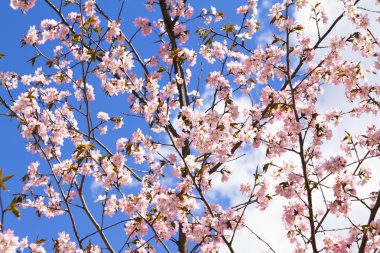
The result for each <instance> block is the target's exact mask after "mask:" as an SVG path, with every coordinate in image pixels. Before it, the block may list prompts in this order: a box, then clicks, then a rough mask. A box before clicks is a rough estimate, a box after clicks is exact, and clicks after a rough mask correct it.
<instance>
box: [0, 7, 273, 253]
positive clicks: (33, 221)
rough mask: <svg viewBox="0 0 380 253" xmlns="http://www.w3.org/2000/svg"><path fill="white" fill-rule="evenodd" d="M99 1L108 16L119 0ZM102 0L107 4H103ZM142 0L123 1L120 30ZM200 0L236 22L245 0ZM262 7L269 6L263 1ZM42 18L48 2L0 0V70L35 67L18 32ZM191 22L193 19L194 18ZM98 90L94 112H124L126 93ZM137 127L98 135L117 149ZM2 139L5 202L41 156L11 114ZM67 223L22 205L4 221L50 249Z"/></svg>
mask: <svg viewBox="0 0 380 253" xmlns="http://www.w3.org/2000/svg"><path fill="white" fill-rule="evenodd" d="M98 2H99V4H100V5H101V6H102V7H103V8H104V10H105V12H106V13H110V16H112V15H115V8H114V7H113V6H114V4H116V5H119V4H120V1H118V0H107V1H105V0H103V1H98ZM106 2H107V4H105V3H106ZM143 2H144V1H141V0H127V1H126V9H125V11H124V13H123V15H122V18H123V22H122V25H123V31H124V32H125V33H126V35H127V36H131V35H132V34H133V33H134V32H135V30H136V28H135V27H133V26H132V25H131V23H132V21H133V20H134V19H135V18H136V17H139V16H145V15H147V12H146V11H145V8H144V6H143ZM201 2H202V7H208V6H210V5H214V6H216V7H217V9H218V10H219V11H222V12H224V13H226V15H227V22H236V21H237V20H239V19H236V18H235V17H236V15H235V11H236V7H237V6H238V5H239V3H244V1H233V5H232V4H231V2H232V1H210V0H207V1H201ZM265 2H268V1H264V3H265ZM108 3H109V4H108ZM190 3H191V4H192V5H193V6H194V7H195V13H199V11H200V9H199V5H200V4H199V1H190ZM265 7H267V5H266V6H265ZM159 14H160V13H159V12H157V11H156V12H154V13H148V17H149V18H150V19H151V20H152V19H154V18H155V17H157V15H159ZM266 15H267V12H266V11H265V12H261V11H259V17H260V18H259V21H261V22H262V27H263V29H262V31H261V32H259V33H258V34H257V36H258V39H257V40H255V41H256V42H255V43H253V45H252V48H254V47H255V46H256V45H257V42H258V41H260V40H259V38H264V37H263V36H261V35H265V34H269V35H270V33H268V30H266V29H265V26H266V25H265V24H266V22H267V21H268V20H267V17H266ZM45 18H55V19H56V18H57V16H56V15H55V13H53V12H52V11H51V10H50V9H49V8H47V7H46V4H45V3H44V1H43V0H38V1H37V5H36V6H35V7H34V8H33V9H32V10H30V11H29V12H28V13H27V15H25V14H23V13H22V12H21V11H14V10H12V9H11V8H10V7H9V1H0V29H1V31H2V34H3V36H2V39H1V41H0V53H3V54H5V55H6V56H5V58H4V59H3V60H0V71H3V72H5V71H15V72H18V73H21V74H28V73H32V72H33V71H34V69H35V67H32V66H31V64H30V63H27V61H28V60H29V59H30V58H31V57H33V55H34V53H35V52H34V50H33V48H31V47H29V46H25V47H23V48H20V46H21V43H20V40H21V38H22V35H23V34H24V33H26V31H27V30H28V28H29V26H32V25H36V27H37V26H39V22H40V21H41V20H42V19H45ZM194 25H196V23H195V24H194ZM191 36H194V37H196V36H197V35H194V34H192V35H191ZM154 39H156V38H155V37H153V38H152V37H150V40H154ZM145 40H146V39H145V38H143V37H141V36H138V37H137V38H136V40H135V43H136V45H137V50H138V51H139V52H140V54H141V56H142V58H147V57H149V56H150V55H151V54H152V53H154V52H153V51H152V48H151V47H149V45H148V44H147V43H146V41H145ZM190 40H191V39H190ZM197 43H198V41H195V42H191V41H190V42H189V43H188V46H189V47H190V48H192V47H193V48H194V49H197V48H198V44H197ZM45 48H46V49H51V46H47V47H45ZM201 60H202V59H201V57H198V63H200V62H201ZM40 64H41V65H43V63H42V62H40ZM38 65H39V62H37V63H36V66H38ZM205 66H206V67H205V71H204V73H207V72H208V70H210V68H215V66H208V65H207V64H206V65H205ZM216 68H217V67H216ZM198 71H199V66H198V67H195V68H194V69H193V78H196V76H197V72H198ZM205 77H206V74H203V78H205ZM91 81H93V82H94V83H93V85H94V86H96V85H97V83H96V80H95V79H92V80H91ZM194 88H195V87H193V88H192V89H194ZM96 91H97V93H96V95H97V100H96V102H94V103H93V105H92V109H93V116H95V115H96V113H97V112H98V111H106V112H109V113H110V114H112V113H115V114H117V113H119V114H120V113H121V112H128V109H127V108H128V103H127V102H126V97H125V96H118V97H112V98H109V97H106V96H104V95H102V93H101V92H100V89H99V87H96ZM2 92H4V90H3V89H1V90H0V94H2ZM257 95H258V93H256V96H257ZM105 105H107V106H105ZM0 112H1V108H0ZM136 127H141V128H146V126H145V123H144V122H143V121H141V120H138V119H136V118H125V125H124V127H123V129H122V130H119V131H120V132H117V133H116V134H112V135H107V138H101V140H102V141H104V142H105V144H107V145H109V146H110V147H111V150H115V148H114V147H115V141H116V139H117V138H119V137H121V135H122V136H128V135H129V134H130V133H131V132H132V131H134V129H135V128H136ZM109 128H112V126H111V125H109ZM121 131H123V132H121ZM0 142H1V145H0V168H4V173H5V174H6V175H8V174H15V177H14V178H13V179H12V180H11V181H10V182H9V183H8V187H9V191H8V192H7V193H6V194H5V195H6V196H7V197H6V198H5V200H4V202H5V204H7V202H9V200H10V196H11V195H12V194H15V193H17V192H20V191H21V189H22V182H21V177H22V176H23V175H24V173H25V172H26V168H27V166H28V165H29V164H30V162H32V161H36V160H39V161H41V159H40V158H39V157H38V156H36V155H31V154H29V153H27V152H26V151H25V147H24V144H25V142H24V140H23V139H22V138H21V136H20V134H19V132H18V130H17V122H16V121H15V120H9V119H8V118H5V117H0ZM66 156H67V157H69V156H70V154H66ZM45 165H46V164H44V163H43V162H42V161H41V166H45ZM95 191H96V190H95ZM98 191H99V189H98ZM99 193H100V191H99ZM88 194H89V195H91V197H89V198H88V200H89V201H88V202H89V204H90V206H91V207H93V205H92V202H93V200H95V198H96V192H95V193H94V191H92V190H91V187H90V183H88ZM3 196H4V193H3ZM98 213H99V212H98ZM122 218H123V217H120V216H119V217H117V218H114V219H113V221H116V220H118V219H122ZM67 224H68V217H67V216H60V217H57V218H54V219H50V220H49V219H46V218H44V217H41V218H39V219H38V220H37V217H36V215H35V213H34V211H33V210H31V209H28V210H22V217H21V219H20V220H17V219H16V218H14V217H13V216H12V215H11V214H7V216H6V219H5V224H4V225H5V228H12V229H14V230H15V231H16V234H17V235H19V236H20V237H24V236H29V240H30V241H33V240H34V239H36V238H37V237H38V238H45V239H47V242H46V244H47V249H50V248H51V245H52V244H51V240H50V239H51V238H53V237H56V235H57V233H58V232H61V231H63V230H66V231H68V232H70V233H71V227H70V226H68V225H67ZM79 226H80V227H81V234H86V232H93V229H92V228H90V227H91V226H89V223H88V222H86V221H84V220H81V221H80V222H79ZM115 231H122V225H121V226H119V229H118V230H115ZM110 233H112V232H110ZM72 239H73V235H72ZM120 239H121V237H120V236H113V234H112V236H111V237H110V240H111V242H113V243H116V244H117V245H119V244H120V243H118V242H119V241H120ZM116 248H117V247H116Z"/></svg>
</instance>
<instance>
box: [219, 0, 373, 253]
mask: <svg viewBox="0 0 380 253" xmlns="http://www.w3.org/2000/svg"><path fill="white" fill-rule="evenodd" d="M265 2H266V3H267V2H268V1H265ZM310 2H314V3H315V2H317V1H314V0H312V1H310ZM320 2H322V5H323V6H324V7H325V10H326V12H327V15H328V16H329V18H330V19H329V23H328V24H327V25H326V26H322V27H321V32H322V33H323V32H325V31H326V29H328V27H329V25H330V24H331V23H332V22H333V21H334V20H335V18H336V17H337V16H338V15H340V13H342V11H343V4H342V2H340V1H338V0H337V1H331V0H322V1H320ZM374 2H375V1H364V4H362V5H361V6H362V7H365V8H367V9H370V10H373V9H374ZM369 16H370V19H371V20H372V21H374V19H375V18H377V17H378V16H377V15H375V14H373V13H372V14H371V13H369ZM309 17H310V15H309V13H307V12H302V13H296V19H297V20H299V21H300V23H301V24H302V25H303V26H304V28H305V30H306V31H308V32H309V33H310V34H312V35H313V36H316V34H317V30H316V27H315V22H314V21H313V20H310V19H309ZM377 24H378V23H377ZM353 31H354V28H353V25H352V24H351V23H350V22H349V21H348V20H347V19H346V18H343V19H342V20H341V22H340V23H339V24H338V25H337V26H336V27H335V28H334V32H332V33H331V34H330V35H329V37H332V36H336V35H338V36H343V35H348V34H350V33H352V32H353ZM374 31H375V32H376V33H377V34H376V33H375V36H379V34H378V33H380V29H374ZM326 44H327V43H325V45H326ZM325 52H326V51H322V50H321V51H320V52H319V53H318V54H317V58H320V57H321V56H323V54H324V53H325ZM344 57H345V58H347V59H350V60H352V61H358V62H359V61H361V63H362V64H363V65H364V66H367V67H368V66H369V65H370V64H371V62H368V61H367V62H363V59H362V58H361V57H360V55H359V54H358V53H354V52H352V51H351V49H350V48H349V50H347V51H346V52H345V55H344ZM375 78H378V77H375ZM370 81H375V80H374V78H372V79H370ZM245 104H246V103H245V102H242V105H245ZM332 107H336V108H338V109H340V110H342V111H348V110H349V109H350V108H352V105H351V104H350V103H349V102H348V101H347V99H346V98H345V96H344V90H343V88H342V87H336V86H328V87H325V91H324V94H323V95H322V96H320V98H319V102H318V104H317V109H318V111H321V112H323V111H326V110H327V109H329V108H332ZM371 123H376V124H377V125H379V124H380V117H379V116H377V117H374V116H373V115H363V116H362V117H360V118H352V117H345V118H344V119H343V121H342V123H341V124H340V125H339V126H338V127H336V128H335V129H334V130H333V132H334V134H335V135H334V137H333V139H332V140H330V141H329V142H327V143H326V144H325V145H324V146H323V154H324V155H325V157H326V158H328V157H329V156H330V155H336V154H338V153H339V152H340V148H339V144H340V141H341V140H342V139H343V137H344V135H345V131H348V132H350V133H351V134H352V135H357V134H361V133H364V132H365V130H366V126H367V125H368V124H371ZM264 154H265V153H264V151H263V150H250V151H247V154H246V156H245V157H243V158H241V159H239V160H237V161H235V162H233V163H231V164H230V167H231V168H232V171H233V176H232V177H231V181H229V183H228V184H221V183H220V184H217V185H215V188H214V191H215V192H214V193H213V194H215V196H217V194H221V193H223V195H224V196H225V197H226V198H228V199H229V200H230V201H231V203H232V205H233V204H234V203H241V202H243V201H244V198H242V196H241V194H240V193H239V192H238V191H239V186H240V184H241V183H242V182H244V181H246V180H247V179H248V178H249V177H250V176H251V175H252V168H255V167H256V165H258V164H263V163H264V162H265V155H264ZM290 159H292V158H291V157H284V158H282V159H281V160H290ZM364 165H365V166H367V167H369V168H373V169H372V172H373V180H372V181H371V182H370V183H369V184H368V186H367V187H366V188H365V189H361V190H358V192H359V194H365V193H366V194H368V192H370V191H377V190H378V188H379V179H380V170H378V168H379V161H378V160H369V161H367V162H366V163H365V164H364ZM237 170H239V172H237ZM320 200H321V196H315V198H314V201H315V203H318V202H319V203H322V202H321V201H320ZM285 204H286V202H285V201H284V200H283V199H280V198H274V200H273V202H272V203H271V204H270V205H269V207H268V208H267V209H266V210H265V211H263V212H262V211H259V210H258V209H257V208H255V207H253V206H252V207H250V208H248V209H247V212H246V216H245V222H246V224H247V225H249V227H250V228H251V229H252V230H253V231H254V232H255V233H257V234H258V235H259V236H260V237H261V238H262V239H264V240H265V241H267V242H268V243H269V244H270V245H271V247H272V248H273V249H274V250H275V251H276V252H292V251H293V250H294V248H293V247H292V245H291V244H290V242H289V240H288V239H287V236H286V231H285V229H284V227H283V225H282V219H281V217H282V207H283V206H284V205H285ZM351 218H352V219H353V221H354V222H359V223H365V222H367V219H368V210H365V209H363V207H362V206H361V205H360V204H359V203H358V204H353V205H352V212H351ZM324 225H325V226H326V228H337V227H340V228H343V227H345V226H347V225H349V222H348V220H347V219H346V218H344V217H340V218H337V217H335V216H334V215H328V217H327V219H326V220H325V223H324ZM234 249H235V252H239V253H256V252H262V251H266V250H268V247H267V246H266V245H265V244H264V243H263V242H261V241H260V240H259V239H257V238H256V237H255V236H254V235H252V233H251V232H249V231H248V230H247V229H242V230H240V231H238V232H237V235H236V237H235V240H234ZM221 252H229V251H228V249H227V248H222V250H221Z"/></svg>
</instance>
